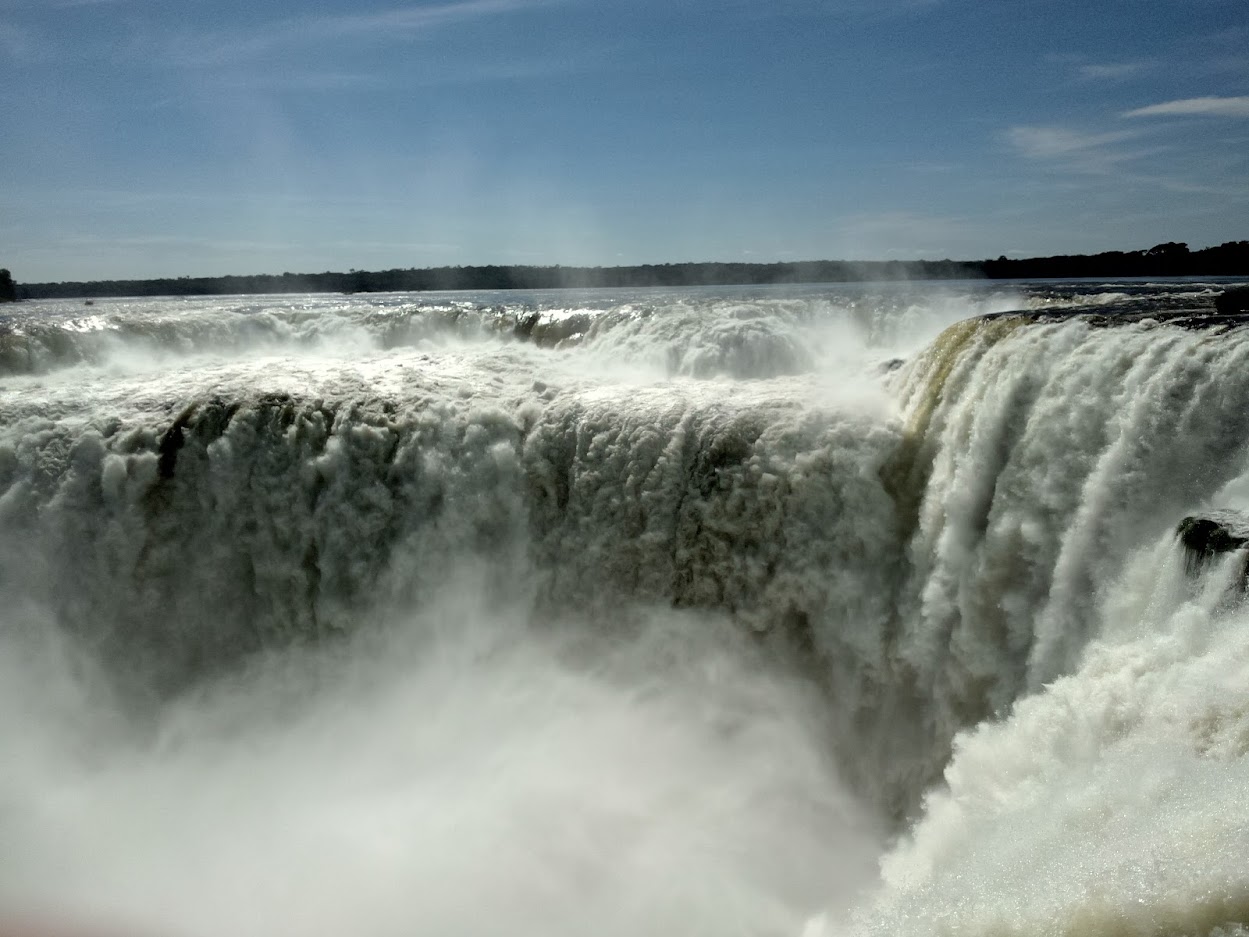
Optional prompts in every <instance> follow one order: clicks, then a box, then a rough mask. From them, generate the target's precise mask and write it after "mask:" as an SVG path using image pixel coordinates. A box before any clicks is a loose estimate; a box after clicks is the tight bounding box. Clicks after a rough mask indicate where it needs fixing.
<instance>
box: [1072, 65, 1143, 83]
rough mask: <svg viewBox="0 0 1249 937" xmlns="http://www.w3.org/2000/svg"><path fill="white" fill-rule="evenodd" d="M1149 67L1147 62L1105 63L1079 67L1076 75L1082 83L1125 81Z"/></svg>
mask: <svg viewBox="0 0 1249 937" xmlns="http://www.w3.org/2000/svg"><path fill="white" fill-rule="evenodd" d="M1151 67H1152V64H1151V63H1149V62H1106V63H1100V64H1091V65H1081V66H1080V67H1079V68H1078V69H1077V74H1078V75H1079V76H1080V78H1081V79H1083V80H1084V81H1125V80H1126V79H1128V78H1132V77H1134V76H1136V75H1139V74H1141V72H1144V71H1146V70H1148V69H1149V68H1151Z"/></svg>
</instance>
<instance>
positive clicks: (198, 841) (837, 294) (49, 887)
mask: <svg viewBox="0 0 1249 937" xmlns="http://www.w3.org/2000/svg"><path fill="white" fill-rule="evenodd" d="M1223 288H1224V285H1223V284H1200V283H1157V284H1142V283H1132V284H1122V283H1120V284H1094V283H1088V284H1077V285H1065V286H1064V285H1052V284H1051V285H1037V284H1024V285H1017V286H1009V287H1004V286H1001V285H997V286H993V285H982V284H946V285H938V284H909V285H906V286H892V287H879V288H875V287H865V288H859V287H853V288H851V287H797V288H790V289H766V290H754V291H751V290H746V289H730V288H725V289H711V290H706V289H705V290H687V291H675V292H672V291H651V290H641V291H633V292H629V291H596V292H589V293H584V294H571V293H547V294H475V295H474V294H430V295H414V294H390V295H381V296H351V297H344V296H330V297H327V296H285V297H224V298H220V297H218V298H212V299H143V300H133V301H131V300H102V301H99V302H98V303H96V304H94V305H91V306H83V305H81V304H80V303H74V302H67V301H58V302H35V303H26V304H21V305H20V306H17V307H14V311H13V312H11V314H10V315H9V316H7V317H6V318H4V319H0V746H2V747H3V751H4V752H5V755H4V758H3V764H2V765H0V920H3V918H4V917H5V916H6V915H8V916H12V917H18V918H21V919H27V918H34V919H36V920H45V919H47V918H48V917H49V916H52V917H55V919H56V920H57V921H58V922H60V921H63V920H69V921H71V922H86V923H88V924H90V925H91V926H101V925H104V926H108V927H122V928H129V929H131V930H133V931H134V932H135V933H142V934H152V935H161V934H169V935H186V937H200V935H203V937H209V935H221V934H225V933H230V934H236V935H243V937H251V935H256V937H260V935H273V934H304V935H309V937H317V935H322V934H324V935H331V934H334V935H337V934H342V933H344V932H352V933H357V934H361V935H366V937H373V935H377V937H388V935H396V937H398V935H425V934H429V935H440V934H448V933H454V934H468V935H473V934H479V935H487V934H490V935H494V934H500V935H502V934H507V935H516V934H533V935H538V934H543V935H547V934H555V935H561V934H563V935H581V934H590V933H594V934H609V935H610V934H619V935H626V934H629V935H632V934H638V933H654V934H673V935H676V934H682V935H684V934H709V935H710V934H716V935H719V934H725V933H742V934H759V935H794V937H796V935H799V934H806V935H820V934H841V933H851V934H864V935H867V934H890V935H893V934H927V933H932V934H955V933H957V934H995V935H997V934H1011V935H1014V934H1019V935H1024V934H1105V933H1118V934H1141V935H1159V937H1161V935H1170V934H1192V935H1198V934H1201V935H1205V934H1222V935H1232V934H1242V933H1245V932H1246V928H1249V819H1247V818H1249V611H1247V610H1246V609H1245V608H1244V607H1243V605H1242V601H1241V596H1242V594H1243V590H1244V582H1245V553H1244V551H1243V549H1242V550H1233V551H1231V552H1229V553H1227V554H1220V555H1218V556H1217V557H1215V558H1214V559H1213V560H1211V561H1210V562H1205V563H1194V562H1192V558H1191V557H1190V556H1186V555H1185V552H1184V548H1183V547H1182V545H1181V544H1180V543H1179V542H1178V541H1177V539H1176V537H1175V530H1176V526H1177V524H1178V523H1179V522H1180V521H1181V520H1182V519H1183V518H1184V517H1185V516H1187V515H1190V514H1193V513H1194V512H1200V511H1205V510H1210V509H1216V508H1217V509H1221V510H1231V511H1236V510H1245V509H1249V445H1247V444H1249V405H1247V404H1249V329H1246V328H1245V327H1244V325H1243V324H1242V323H1241V322H1240V321H1239V320H1238V319H1234V318H1224V319H1219V318H1216V317H1214V316H1213V315H1212V313H1213V305H1214V297H1215V296H1216V295H1217V294H1218V293H1219V292H1220V291H1221V290H1222V289H1223Z"/></svg>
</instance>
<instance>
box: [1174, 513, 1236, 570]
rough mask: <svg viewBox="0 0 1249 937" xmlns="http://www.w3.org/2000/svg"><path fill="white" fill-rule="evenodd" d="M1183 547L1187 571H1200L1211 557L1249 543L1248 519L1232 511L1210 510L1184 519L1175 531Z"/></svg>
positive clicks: (1230, 551) (1232, 550)
mask: <svg viewBox="0 0 1249 937" xmlns="http://www.w3.org/2000/svg"><path fill="white" fill-rule="evenodd" d="M1175 534H1176V536H1177V537H1178V538H1179V540H1180V543H1181V544H1183V546H1184V550H1185V554H1186V559H1187V566H1188V569H1189V571H1190V572H1196V571H1198V570H1200V569H1202V568H1204V567H1205V566H1206V565H1207V564H1208V563H1209V562H1210V561H1211V560H1213V559H1214V558H1215V557H1218V556H1221V555H1223V554H1224V553H1232V552H1234V551H1236V550H1239V549H1241V548H1242V547H1244V546H1245V544H1247V543H1249V517H1247V516H1245V515H1244V514H1240V513H1239V512H1236V511H1210V512H1207V513H1205V514H1194V515H1191V516H1189V517H1186V518H1184V519H1183V520H1182V521H1180V523H1179V525H1178V526H1177V527H1176V528H1175Z"/></svg>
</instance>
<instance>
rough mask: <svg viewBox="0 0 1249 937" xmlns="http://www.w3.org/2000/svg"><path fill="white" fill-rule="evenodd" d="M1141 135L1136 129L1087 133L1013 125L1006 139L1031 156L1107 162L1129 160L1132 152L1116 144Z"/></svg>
mask: <svg viewBox="0 0 1249 937" xmlns="http://www.w3.org/2000/svg"><path fill="white" fill-rule="evenodd" d="M1139 135H1140V134H1139V133H1138V132H1137V131H1134V130H1113V131H1106V132H1103V133H1087V132H1085V131H1081V130H1073V129H1071V128H1070V127H1056V126H1044V127H1011V128H1010V129H1009V130H1007V131H1006V141H1007V143H1009V144H1010V145H1011V146H1012V147H1013V148H1014V149H1015V151H1016V152H1017V153H1019V154H1020V155H1021V156H1024V157H1026V158H1028V159H1037V160H1054V159H1062V160H1072V159H1076V160H1082V161H1091V162H1097V163H1106V162H1108V161H1113V162H1121V161H1122V160H1124V159H1130V158H1131V156H1132V154H1130V153H1127V152H1125V151H1122V150H1119V149H1116V145H1117V144H1120V143H1124V142H1125V141H1127V140H1131V139H1133V138H1134V137H1137V136H1139Z"/></svg>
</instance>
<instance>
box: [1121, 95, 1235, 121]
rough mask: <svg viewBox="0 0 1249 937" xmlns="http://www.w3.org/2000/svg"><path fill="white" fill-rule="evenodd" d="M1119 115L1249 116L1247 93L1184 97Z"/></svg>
mask: <svg viewBox="0 0 1249 937" xmlns="http://www.w3.org/2000/svg"><path fill="white" fill-rule="evenodd" d="M1119 116H1121V117H1171V116H1198V117H1249V95H1245V96H1242V97H1235V98H1217V97H1206V98H1184V99H1183V100H1179V101H1164V102H1163V103H1161V104H1151V105H1149V106H1148V107H1138V108H1136V110H1133V111H1126V112H1124V113H1123V114H1121V115H1119Z"/></svg>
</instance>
